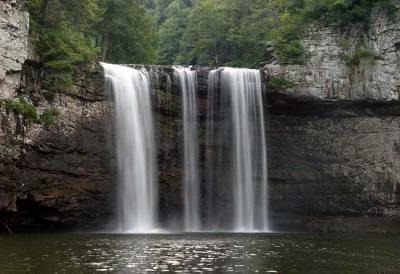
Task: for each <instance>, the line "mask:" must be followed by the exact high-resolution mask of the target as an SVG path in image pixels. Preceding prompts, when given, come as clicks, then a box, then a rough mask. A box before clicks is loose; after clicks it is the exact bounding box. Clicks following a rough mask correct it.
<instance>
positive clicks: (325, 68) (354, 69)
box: [265, 0, 400, 101]
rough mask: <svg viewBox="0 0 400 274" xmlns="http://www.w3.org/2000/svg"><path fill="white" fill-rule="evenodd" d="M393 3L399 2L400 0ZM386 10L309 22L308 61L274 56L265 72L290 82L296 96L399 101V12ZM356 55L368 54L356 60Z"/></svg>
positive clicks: (292, 91) (304, 40)
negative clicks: (337, 22) (340, 21)
mask: <svg viewBox="0 0 400 274" xmlns="http://www.w3.org/2000/svg"><path fill="white" fill-rule="evenodd" d="M393 2H394V3H395V5H396V6H397V7H400V1H398V0H394V1H393ZM386 13H387V12H386V10H384V9H380V8H376V9H374V10H373V12H372V15H371V19H370V21H369V22H367V23H366V24H361V23H360V24H358V25H357V24H356V25H355V24H352V25H351V26H346V27H338V26H323V25H317V24H315V25H312V26H310V27H309V29H308V30H307V31H306V36H305V38H304V39H303V40H302V43H303V46H304V49H305V52H306V54H307V55H308V56H309V57H308V58H307V60H306V61H305V63H304V64H302V65H298V64H280V63H279V62H277V61H273V62H271V63H269V64H267V65H266V66H265V73H266V76H267V77H271V76H272V77H279V78H284V79H286V80H288V81H290V82H291V83H292V84H293V87H291V88H289V89H288V90H287V92H288V93H290V94H292V95H294V96H308V97H314V98H320V99H347V100H379V101H391V100H398V99H399V92H400V15H399V13H396V14H395V15H392V16H387V14H386ZM357 55H363V56H364V57H361V58H359V59H360V60H355V58H357ZM358 61H359V63H358ZM346 63H347V64H346Z"/></svg>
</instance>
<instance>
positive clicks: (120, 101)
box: [102, 64, 158, 233]
mask: <svg viewBox="0 0 400 274" xmlns="http://www.w3.org/2000/svg"><path fill="white" fill-rule="evenodd" d="M102 66H103V68H104V71H105V77H106V81H107V82H108V83H110V84H111V87H112V91H113V93H112V95H113V98H114V103H115V119H116V125H115V127H116V148H117V164H118V177H119V181H120V182H119V186H120V189H119V197H118V202H119V204H118V206H119V214H118V217H119V228H118V229H119V231H120V232H128V233H149V232H152V231H153V230H154V229H155V228H156V227H157V221H156V220H157V211H158V209H157V186H156V178H157V176H156V172H157V167H156V152H155V140H154V139H155V138H154V129H153V113H152V107H151V98H150V76H149V74H148V73H147V72H145V71H140V70H137V69H132V68H129V67H125V66H118V65H111V64H102Z"/></svg>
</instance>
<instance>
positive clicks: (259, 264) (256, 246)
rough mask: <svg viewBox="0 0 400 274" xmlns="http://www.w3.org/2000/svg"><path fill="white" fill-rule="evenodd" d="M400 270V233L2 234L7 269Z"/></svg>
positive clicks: (0, 258)
mask: <svg viewBox="0 0 400 274" xmlns="http://www.w3.org/2000/svg"><path fill="white" fill-rule="evenodd" d="M96 272H105V273H152V272H155V273H162V272H165V273H168V272H171V273H210V272H211V273H213V272H214V273H400V236H381V235H309V234H247V235H246V234H180V235H112V234H38V235H36V234H33V235H2V236H0V273H2V274H3V273H40V274H46V273H96Z"/></svg>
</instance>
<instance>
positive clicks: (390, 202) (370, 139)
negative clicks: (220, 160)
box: [267, 94, 400, 232]
mask: <svg viewBox="0 0 400 274" xmlns="http://www.w3.org/2000/svg"><path fill="white" fill-rule="evenodd" d="M274 96H277V95H276V94H275V95H273V96H271V97H272V98H270V100H271V101H272V102H270V109H269V113H270V116H269V127H268V132H267V136H268V150H269V151H268V159H269V166H268V168H269V182H270V190H271V192H270V206H271V210H272V219H273V220H275V225H277V226H278V227H279V226H280V227H283V228H284V227H285V226H286V229H290V228H292V229H293V228H295V227H296V222H297V223H298V224H299V225H300V224H301V225H303V226H304V225H305V226H308V227H311V228H312V229H321V230H332V231H371V232H384V231H388V230H389V231H394V230H396V232H400V227H399V226H397V228H396V226H394V227H392V226H391V225H390V224H392V225H394V223H396V222H397V224H398V223H399V222H400V176H399V174H400V173H399V172H400V165H399V163H400V162H399V160H400V159H399V157H400V153H399V142H400V134H399V128H400V111H399V109H400V105H399V104H398V103H392V104H377V103H370V104H369V103H344V102H335V103H332V102H330V103H327V102H291V103H288V102H285V99H284V98H279V99H276V98H273V97H274ZM279 96H280V97H282V95H279ZM271 104H272V105H271ZM327 217H329V218H327ZM356 217H358V218H359V220H358V221H357V218H356ZM365 217H369V218H371V222H368V220H369V218H365ZM375 217H381V219H380V220H381V225H380V226H379V225H378V224H379V222H377V221H376V218H375ZM338 218H341V223H342V224H343V225H342V226H341V227H339V226H338V221H337V220H338ZM374 218H375V219H374ZM333 220H335V222H336V225H332V227H330V225H329V224H330V222H332V221H333ZM388 220H392V221H390V222H389V221H388ZM395 221H396V222H395ZM347 222H348V223H347Z"/></svg>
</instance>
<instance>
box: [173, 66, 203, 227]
mask: <svg viewBox="0 0 400 274" xmlns="http://www.w3.org/2000/svg"><path fill="white" fill-rule="evenodd" d="M174 69H175V75H176V77H177V79H178V81H179V86H180V89H181V93H182V105H183V134H184V170H183V174H184V175H183V197H184V201H183V203H184V226H185V231H190V232H195V231H200V230H201V221H200V185H199V167H198V165H199V152H198V151H199V148H198V147H199V144H198V130H197V127H198V121H197V100H196V85H197V73H196V71H195V70H191V69H190V68H184V67H174Z"/></svg>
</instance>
